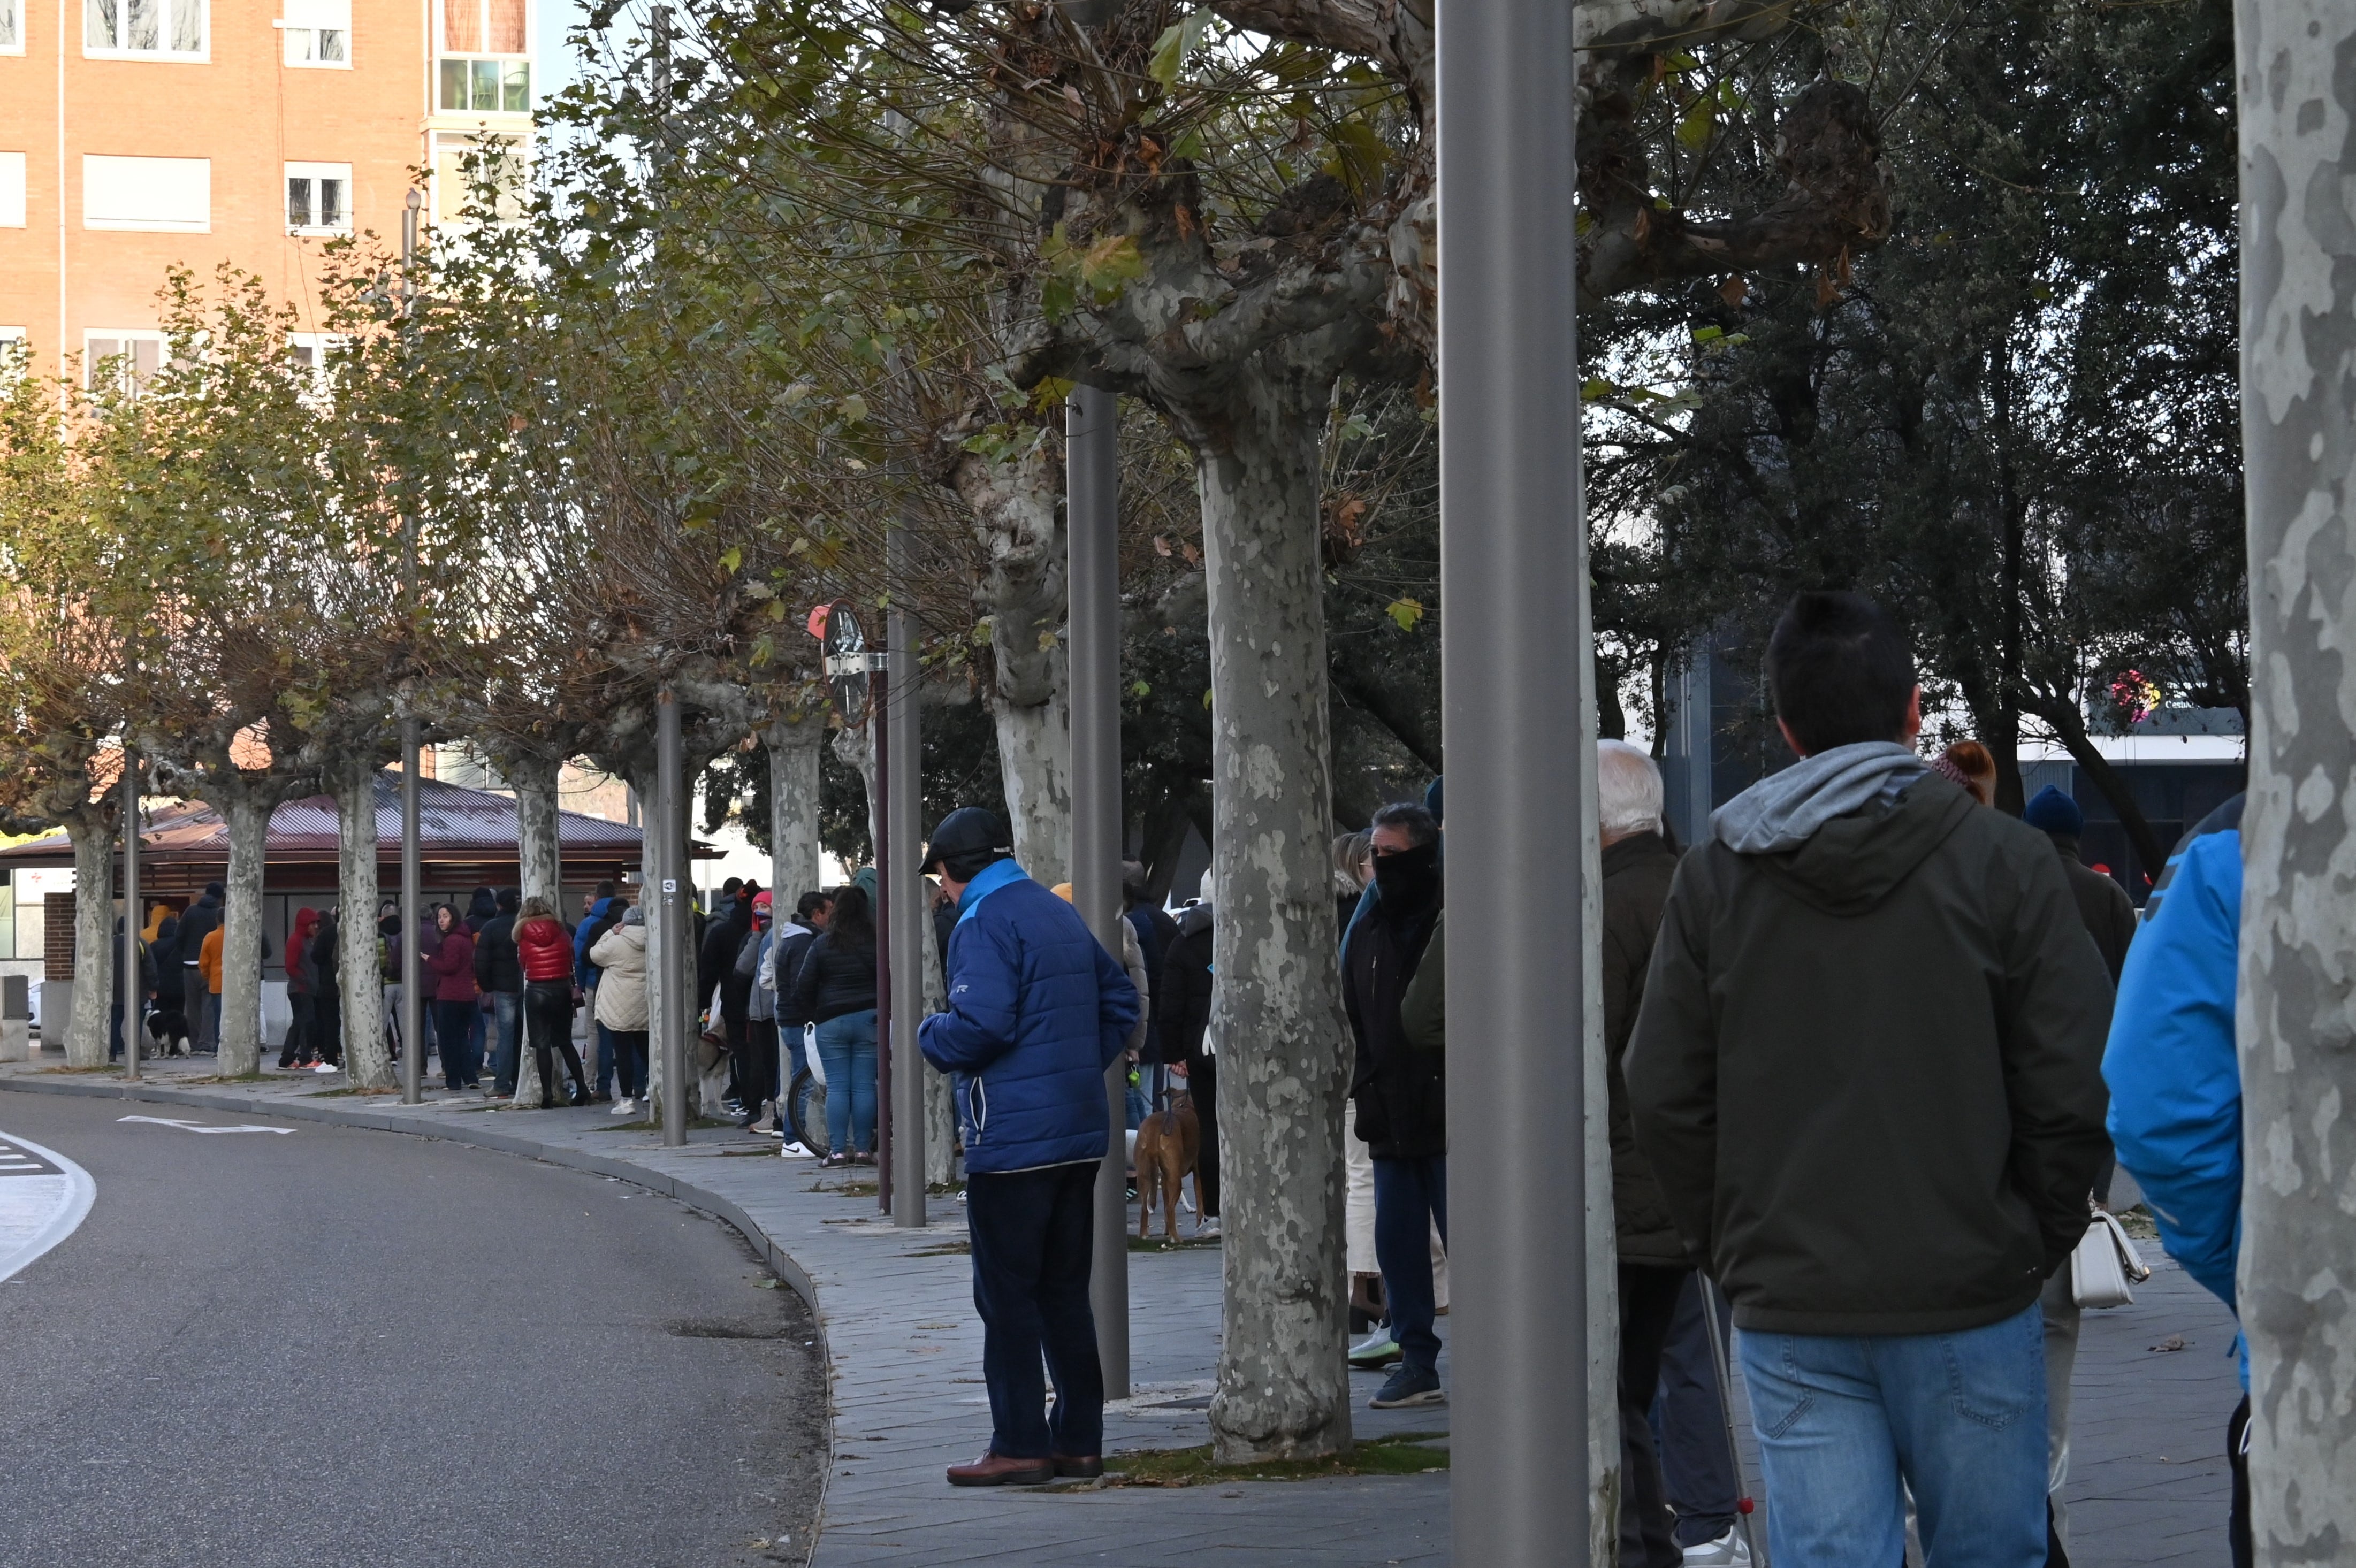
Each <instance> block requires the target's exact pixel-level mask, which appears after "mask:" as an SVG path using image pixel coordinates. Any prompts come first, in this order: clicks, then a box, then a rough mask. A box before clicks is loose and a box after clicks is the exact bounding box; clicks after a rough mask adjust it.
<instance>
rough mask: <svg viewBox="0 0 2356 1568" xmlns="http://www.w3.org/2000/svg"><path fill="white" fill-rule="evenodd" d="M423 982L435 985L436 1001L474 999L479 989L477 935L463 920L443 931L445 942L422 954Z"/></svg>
mask: <svg viewBox="0 0 2356 1568" xmlns="http://www.w3.org/2000/svg"><path fill="white" fill-rule="evenodd" d="M423 957H424V963H423V965H422V967H423V969H424V971H425V978H424V979H423V981H421V982H420V984H421V985H423V986H430V987H433V988H434V1000H435V1001H437V1002H471V1001H473V1000H474V999H475V997H477V995H479V994H480V993H479V992H478V991H477V989H476V987H475V939H474V937H473V936H472V935H471V934H470V933H468V932H467V930H466V923H465V922H463V921H461V922H460V923H458V924H456V925H454V926H452V927H451V928H450V929H449V930H448V931H447V932H445V933H443V936H442V944H441V945H440V946H439V947H436V948H435V949H434V951H433V952H431V953H428V954H425V955H423Z"/></svg>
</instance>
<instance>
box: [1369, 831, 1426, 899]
mask: <svg viewBox="0 0 2356 1568" xmlns="http://www.w3.org/2000/svg"><path fill="white" fill-rule="evenodd" d="M1375 886H1376V887H1378V888H1380V889H1381V890H1382V892H1383V901H1382V907H1383V908H1384V909H1385V910H1392V909H1398V910H1410V909H1419V908H1421V907H1422V906H1423V905H1424V904H1425V903H1427V902H1429V901H1430V900H1431V899H1432V898H1433V897H1434V896H1436V895H1437V894H1438V893H1439V891H1440V846H1439V845H1437V844H1424V845H1420V846H1419V847H1417V848H1413V849H1398V850H1394V851H1392V852H1391V853H1390V854H1387V855H1377V856H1376V857H1375Z"/></svg>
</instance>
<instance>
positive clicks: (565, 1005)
mask: <svg viewBox="0 0 2356 1568" xmlns="http://www.w3.org/2000/svg"><path fill="white" fill-rule="evenodd" d="M523 1021H524V1028H525V1029H526V1030H527V1031H528V1032H529V1033H530V1036H531V1059H532V1061H533V1063H534V1064H535V1065H537V1066H538V1067H539V1069H540V1103H541V1104H543V1105H545V1104H550V1103H551V1102H552V1101H553V1100H554V1099H555V1098H556V1080H555V1078H554V1077H553V1076H552V1075H551V1071H550V1070H551V1068H552V1065H553V1064H552V1062H551V1061H550V1060H549V1053H550V1052H551V1051H558V1052H562V1055H563V1057H564V1070H565V1071H566V1072H570V1073H571V1074H572V1075H573V1088H574V1089H575V1090H578V1091H581V1092H582V1093H586V1092H587V1086H588V1082H589V1081H588V1080H587V1079H585V1078H584V1077H583V1076H582V1075H581V1054H580V1052H578V1051H574V1050H573V982H572V981H570V980H534V981H533V982H532V983H531V984H530V985H529V986H526V987H524V988H523Z"/></svg>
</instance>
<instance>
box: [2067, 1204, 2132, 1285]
mask: <svg viewBox="0 0 2356 1568" xmlns="http://www.w3.org/2000/svg"><path fill="white" fill-rule="evenodd" d="M2150 1277H2151V1268H2150V1266H2149V1265H2148V1264H2146V1263H2145V1262H2144V1261H2143V1254H2142V1253H2139V1252H2137V1251H2136V1244H2135V1243H2134V1242H2133V1241H2131V1240H2129V1239H2128V1237H2127V1231H2126V1226H2124V1225H2122V1224H2120V1223H2119V1221H2118V1217H2117V1216H2116V1215H2115V1214H2112V1213H2111V1212H2110V1211H2107V1210H2104V1209H2096V1210H2095V1211H2094V1213H2093V1215H2092V1216H2091V1217H2090V1218H2089V1219H2088V1220H2087V1222H2086V1234H2085V1236H2084V1238H2083V1240H2081V1241H2080V1242H2079V1243H2078V1247H2077V1250H2076V1251H2075V1252H2073V1253H2071V1254H2070V1295H2071V1296H2072V1299H2074V1300H2075V1301H2076V1302H2077V1303H2078V1305H2079V1306H2081V1307H2127V1306H2131V1305H2133V1304H2134V1301H2135V1292H2134V1290H2132V1289H2131V1288H2129V1287H2130V1285H2141V1284H2142V1283H2143V1282H2144V1281H2146V1280H2147V1279H2149V1278H2150Z"/></svg>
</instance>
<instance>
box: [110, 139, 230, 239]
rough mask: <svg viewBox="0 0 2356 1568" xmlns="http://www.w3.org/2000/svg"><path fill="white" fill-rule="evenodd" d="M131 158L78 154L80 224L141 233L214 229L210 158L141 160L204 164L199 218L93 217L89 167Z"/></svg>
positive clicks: (147, 160) (198, 231)
mask: <svg viewBox="0 0 2356 1568" xmlns="http://www.w3.org/2000/svg"><path fill="white" fill-rule="evenodd" d="M123 161H130V155H114V154H105V153H84V154H83V155H82V157H81V226H82V227H83V228H84V229H128V230H130V231H132V232H134V233H140V234H209V233H211V232H212V231H213V197H212V190H213V166H212V160H211V159H210V158H148V159H140V160H138V161H141V162H152V163H172V164H201V165H204V169H203V173H204V181H205V216H204V219H203V220H202V221H201V222H198V221H191V220H189V219H167V218H93V217H91V210H90V185H91V178H90V176H91V165H92V164H93V163H102V162H103V163H115V162H123Z"/></svg>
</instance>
